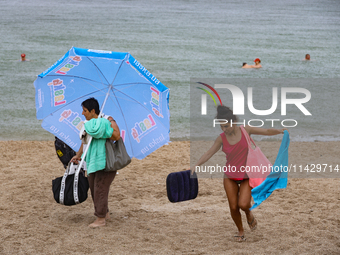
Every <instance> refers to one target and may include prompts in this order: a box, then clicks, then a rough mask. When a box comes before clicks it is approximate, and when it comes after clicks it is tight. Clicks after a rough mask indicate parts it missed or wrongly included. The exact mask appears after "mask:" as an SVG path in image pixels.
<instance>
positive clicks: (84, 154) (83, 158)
mask: <svg viewBox="0 0 340 255" xmlns="http://www.w3.org/2000/svg"><path fill="white" fill-rule="evenodd" d="M111 88H112V85H110V86H109V89H108V91H107V93H106V96H105V99H104V102H103V104H102V107H101V109H100V113H99V116H100V115H101V114H102V112H103V109H104V106H105V104H106V101H107V99H108V98H109V95H110V89H111ZM91 142H92V136H91V137H90V139H89V142H88V144H87V146H86V149H85V151H84V152H83V157H82V159H81V161H80V164H79V166H78V169H77V173H79V171H80V168H81V167H82V165H83V164H84V160H85V156H86V154H87V151H88V149H89V147H90V143H91Z"/></svg>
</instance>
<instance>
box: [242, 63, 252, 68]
mask: <svg viewBox="0 0 340 255" xmlns="http://www.w3.org/2000/svg"><path fill="white" fill-rule="evenodd" d="M242 68H252V66H251V65H248V64H247V63H243V66H242Z"/></svg>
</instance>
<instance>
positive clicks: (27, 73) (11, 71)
mask: <svg viewBox="0 0 340 255" xmlns="http://www.w3.org/2000/svg"><path fill="white" fill-rule="evenodd" d="M0 34H1V36H0V109H1V110H0V140H52V139H53V138H54V137H53V135H51V134H49V133H48V132H47V131H45V130H44V129H42V128H41V126H40V124H41V121H40V120H37V119H36V116H35V90H34V86H33V82H34V80H35V79H36V77H37V75H38V74H40V73H42V72H43V71H45V70H46V69H47V68H48V67H50V66H51V65H52V64H54V63H55V62H56V61H57V60H58V59H59V58H60V57H62V56H63V55H64V54H65V53H66V52H67V51H68V50H69V49H70V48H71V47H72V46H75V47H80V48H91V49H98V50H110V51H121V52H129V53H131V55H132V56H133V57H134V58H136V59H137V60H138V61H139V62H140V63H142V64H143V66H145V67H146V68H147V69H148V70H149V71H150V72H151V73H152V74H153V75H155V76H156V77H157V78H158V79H159V80H160V81H161V82H162V83H163V84H164V85H165V86H167V87H168V88H170V113H171V124H170V126H171V133H170V137H171V140H188V139H190V107H189V105H190V96H189V94H190V89H189V87H190V78H192V77H196V78H197V77H202V78H248V79H249V80H250V85H251V79H261V80H262V81H263V82H261V85H257V86H261V89H266V88H267V89H268V90H270V89H271V86H272V83H271V82H270V80H271V79H273V78H300V79H304V78H315V79H320V81H322V80H323V79H327V78H332V79H335V80H337V79H338V78H339V67H340V45H339V41H340V2H339V1H337V0H283V1H272V0H257V1H245V0H238V1H236V0H235V1H233V0H223V1H222V0H221V1H218V0H213V1H211V0H209V1H207V0H202V1H194V0H192V1H156V0H151V1H136V0H131V1H111V0H101V1H89V0H81V1H80V0H79V1H66V0H59V1H52V0H26V1H24V0H21V1H19V0H3V1H0ZM21 53H25V54H26V57H27V58H28V59H30V60H31V61H27V62H20V61H19V59H20V55H21ZM306 53H309V54H310V55H311V61H303V59H304V56H305V54H306ZM255 58H260V59H261V61H262V63H261V64H262V66H263V68H262V69H248V70H246V69H242V68H241V66H242V63H243V62H247V63H248V64H253V60H254V59H255ZM338 86H339V83H338V82H333V83H327V82H326V83H325V82H321V83H320V84H318V85H317V87H313V88H312V99H313V101H311V102H312V103H313V109H314V112H312V114H313V116H312V121H311V119H309V121H308V123H307V124H306V123H305V125H306V126H307V125H308V127H309V128H308V129H301V128H300V129H291V131H290V132H291V136H292V140H293V141H294V140H297V141H315V140H320V141H329V140H331V141H335V140H340V134H339V131H340V130H339V129H340V128H339V126H340V125H339V124H340V120H339V117H338V113H337V112H338V109H339V95H340V92H339V87H338ZM254 89H256V88H254ZM325 93H326V94H325ZM327 93H328V94H327ZM323 94H324V95H326V96H318V95H323ZM329 95H330V96H329ZM230 106H231V105H230ZM310 123H312V125H311V124H310Z"/></svg>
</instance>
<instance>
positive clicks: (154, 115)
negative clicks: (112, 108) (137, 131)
mask: <svg viewBox="0 0 340 255" xmlns="http://www.w3.org/2000/svg"><path fill="white" fill-rule="evenodd" d="M111 90H112V93H113V94H114V97H115V98H116V100H117V104H118V108H119V109H120V111H121V114H122V116H123V118H124V122H125V126H126V127H127V124H126V120H125V116H124V114H123V111H122V108H121V107H120V104H119V101H118V97H117V96H116V94H115V92H114V91H113V87H112V88H111ZM119 92H120V93H122V94H123V95H125V96H126V97H128V98H130V99H131V101H132V102H135V103H137V104H139V105H140V106H142V107H143V108H144V109H145V110H146V111H148V112H149V113H151V114H152V115H153V117H155V118H156V119H157V118H158V116H157V117H156V114H155V113H153V112H151V111H149V109H148V108H146V107H145V106H144V105H142V104H141V103H140V102H139V101H137V100H136V99H134V98H132V97H130V96H129V95H128V94H126V93H123V92H122V91H119ZM110 99H111V98H110ZM111 100H112V99H111ZM159 123H160V124H161V125H162V126H163V127H164V128H165V129H166V126H165V125H164V124H163V123H162V122H161V121H160V122H159ZM129 136H130V135H129ZM129 140H130V141H131V139H129ZM130 145H131V148H132V144H131V142H130Z"/></svg>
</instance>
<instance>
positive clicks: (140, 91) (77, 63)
mask: <svg viewBox="0 0 340 255" xmlns="http://www.w3.org/2000/svg"><path fill="white" fill-rule="evenodd" d="M34 86H35V90H36V94H35V103H36V110H37V119H42V120H43V122H42V124H41V125H42V127H43V128H44V129H46V130H47V131H48V132H50V133H52V134H53V135H55V136H56V137H58V138H59V139H61V140H62V141H64V142H65V143H66V144H67V145H69V146H70V147H71V148H72V149H73V150H75V151H77V150H78V149H79V147H80V145H81V140H80V139H79V131H80V130H81V128H82V126H83V122H84V121H85V118H84V116H83V115H82V114H81V113H82V107H81V103H82V102H83V101H84V100H86V99H88V98H90V97H94V98H96V99H97V100H98V102H99V104H100V105H101V112H103V113H105V114H106V115H110V116H112V117H113V118H114V119H115V120H116V122H117V124H118V126H119V128H120V131H121V137H122V138H123V140H124V143H125V146H126V149H127V152H128V154H129V155H130V157H135V158H137V159H143V158H144V157H146V156H147V155H149V154H150V153H152V152H153V151H155V150H156V149H158V148H160V147H161V146H163V145H164V144H166V143H167V142H168V141H169V132H170V113H169V89H168V88H167V87H165V86H164V85H163V84H162V83H161V82H160V81H159V80H158V79H157V78H156V77H155V76H153V75H152V74H151V73H150V72H149V71H148V70H147V69H145V67H144V66H142V65H141V64H140V63H139V62H138V61H137V60H136V59H135V58H133V57H132V56H131V55H130V54H129V53H123V52H112V51H100V50H91V49H81V48H74V47H73V48H71V49H70V50H69V51H68V52H67V53H66V54H65V55H64V56H63V57H62V58H61V59H59V60H58V61H57V62H56V63H55V64H54V65H52V66H51V67H50V68H49V69H47V70H46V71H45V72H43V73H41V74H39V75H38V77H37V79H36V80H35V82H34Z"/></svg>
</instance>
